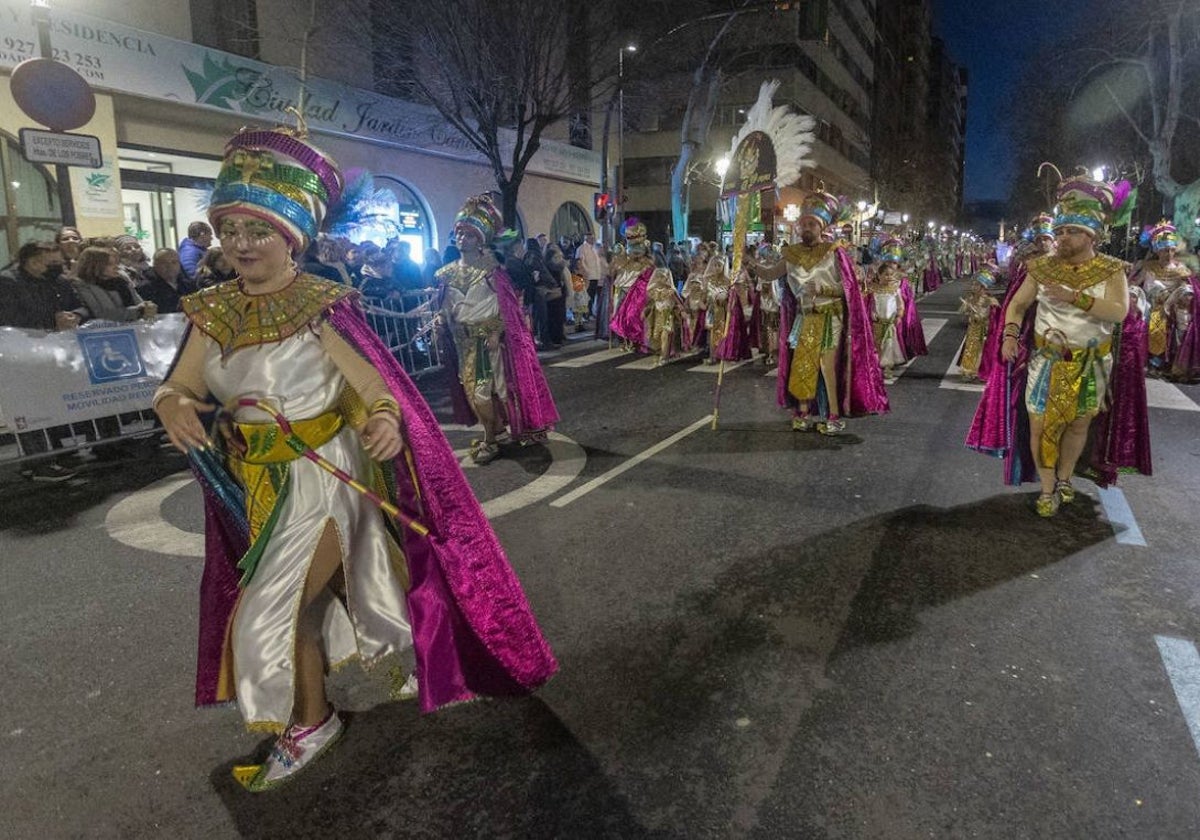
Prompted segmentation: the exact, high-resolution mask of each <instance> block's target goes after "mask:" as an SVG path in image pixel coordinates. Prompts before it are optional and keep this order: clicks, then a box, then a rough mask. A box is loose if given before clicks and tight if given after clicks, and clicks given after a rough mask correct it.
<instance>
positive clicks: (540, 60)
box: [373, 0, 616, 225]
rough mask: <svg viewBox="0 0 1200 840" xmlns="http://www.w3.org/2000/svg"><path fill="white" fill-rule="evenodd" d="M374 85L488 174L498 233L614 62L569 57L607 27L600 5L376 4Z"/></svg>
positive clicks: (476, 0)
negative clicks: (438, 122)
mask: <svg viewBox="0 0 1200 840" xmlns="http://www.w3.org/2000/svg"><path fill="white" fill-rule="evenodd" d="M374 11H375V15H374V20H373V25H374V30H375V38H376V43H377V46H380V45H382V47H383V52H384V54H387V53H389V52H390V60H385V61H377V65H376V75H377V83H378V84H380V85H381V86H383V87H384V88H386V89H390V90H392V91H397V92H400V93H402V94H407V95H409V96H410V97H411V98H413V99H415V100H417V101H419V102H422V103H425V104H427V105H430V106H432V107H433V108H434V109H436V110H437V112H438V113H439V114H441V116H442V118H443V119H445V120H446V122H447V123H449V124H450V126H451V127H453V128H454V130H455V131H457V132H458V133H459V134H460V135H461V136H462V137H463V138H464V139H465V140H466V142H467V143H468V144H469V145H470V146H471V147H472V148H474V149H475V150H476V151H478V152H479V153H480V154H481V155H482V156H483V157H484V158H485V159H486V160H487V162H488V164H489V165H490V166H491V169H492V174H493V176H494V177H495V179H496V186H497V188H498V191H499V192H500V194H501V197H502V209H503V213H504V219H505V222H506V223H507V224H510V225H513V224H515V222H516V218H517V194H518V192H519V190H520V188H521V182H522V181H523V179H524V177H525V173H526V170H527V168H528V166H529V163H530V161H532V159H533V157H534V155H535V154H537V151H538V149H539V148H540V146H541V141H542V137H543V135H544V134H545V132H546V131H547V129H549V128H550V127H551V126H554V125H555V124H557V123H561V122H564V121H565V120H567V119H568V118H569V117H571V116H572V115H573V114H577V113H578V110H579V105H580V91H581V89H583V90H585V91H586V90H592V91H593V92H594V95H600V96H604V95H606V94H607V90H608V88H609V87H610V86H611V84H612V81H613V78H614V76H615V63H616V62H615V58H616V56H613V61H612V62H611V65H613V66H609V65H608V64H606V63H605V62H604V61H592V62H586V68H585V69H587V70H588V71H589V72H590V73H591V79H589V80H586V81H581V80H579V79H578V78H577V75H578V73H579V72H580V64H581V62H580V61H579V60H578V52H577V51H578V50H580V49H585V48H586V45H588V44H592V43H595V42H596V41H597V39H598V38H599V37H600V36H601V35H602V34H603V33H604V31H605V27H606V26H609V25H610V21H611V16H610V15H609V13H608V11H607V6H606V5H605V4H604V3H602V2H601V3H593V4H583V3H564V2H562V0H505V2H497V0H443V2H440V3H425V2H418V0H399V2H388V3H383V2H380V3H376V4H375V9H374Z"/></svg>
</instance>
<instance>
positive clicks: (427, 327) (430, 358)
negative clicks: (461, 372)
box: [363, 290, 442, 376]
mask: <svg viewBox="0 0 1200 840" xmlns="http://www.w3.org/2000/svg"><path fill="white" fill-rule="evenodd" d="M435 295H436V292H435V291H433V290H429V291H422V292H410V293H407V294H405V295H403V296H401V297H388V298H373V297H372V298H363V306H364V308H365V309H366V313H367V323H369V324H370V325H371V329H373V330H374V331H375V334H376V335H378V336H379V338H380V339H381V340H382V341H383V343H384V344H385V345H387V348H388V350H390V351H391V353H392V355H393V356H394V357H395V358H396V361H398V362H399V363H400V364H401V365H402V366H403V367H404V370H405V372H406V373H408V374H409V375H410V376H418V375H420V374H422V373H426V372H428V371H431V370H436V369H438V368H440V367H441V366H442V361H441V357H440V356H439V355H438V347H437V340H436V336H435V335H434V328H433V319H434V316H436V315H437V312H436V311H434V309H433V299H434V297H435Z"/></svg>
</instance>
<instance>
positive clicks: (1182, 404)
mask: <svg viewBox="0 0 1200 840" xmlns="http://www.w3.org/2000/svg"><path fill="white" fill-rule="evenodd" d="M1146 405H1148V406H1149V407H1150V408H1173V409H1176V410H1177V411H1200V405H1196V403H1195V401H1194V400H1193V399H1192V398H1191V397H1189V396H1188V395H1187V394H1185V393H1184V392H1183V391H1181V390H1179V388H1178V387H1177V386H1175V385H1172V384H1171V383H1170V382H1164V381H1163V380H1161V379H1147V380H1146Z"/></svg>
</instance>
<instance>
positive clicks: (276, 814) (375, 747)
mask: <svg viewBox="0 0 1200 840" xmlns="http://www.w3.org/2000/svg"><path fill="white" fill-rule="evenodd" d="M347 720H348V722H349V726H348V728H347V731H346V735H345V737H344V738H343V740H342V742H341V743H340V744H338V745H337V746H335V747H334V748H333V749H332V750H331V751H330V752H329V753H328V754H327V755H325V756H322V758H321V760H320V762H319V763H318V764H316V765H314V766H313V767H312V768H310V769H309V770H307V771H306V772H305V773H304V774H302V775H301V776H299V777H297V778H296V779H295V780H294V781H292V782H290V783H288V784H286V785H284V786H283V787H281V788H278V789H276V790H273V791H269V792H267V793H262V794H252V793H249V792H247V791H245V790H243V789H242V787H241V786H240V785H239V784H238V783H237V782H236V781H234V779H233V777H232V775H231V772H230V771H231V769H232V767H233V765H234V764H238V763H242V762H243V761H244V760H245V759H247V758H252V759H254V760H259V759H261V758H262V757H263V756H265V754H266V751H267V750H268V749H269V746H270V741H266V742H264V743H263V744H260V747H259V752H258V754H256V755H254V756H253V757H243V759H242V760H239V761H229V762H227V763H225V764H223V765H221V766H220V767H217V768H216V769H215V770H213V772H212V774H211V775H210V780H211V782H212V786H213V789H214V790H215V791H216V792H217V794H218V795H219V796H220V798H221V800H222V801H223V802H224V804H225V807H226V808H227V809H228V810H229V814H230V816H231V817H232V818H233V821H234V823H235V825H236V828H237V831H238V833H239V834H240V835H241V836H243V837H260V838H270V839H271V840H277V838H280V837H294V838H305V837H322V838H324V837H328V838H334V837H428V838H450V837H481V838H482V837H514V838H517V837H519V838H558V837H597V838H601V837H612V838H651V837H656V836H662V835H655V834H652V833H651V832H647V831H646V830H644V829H643V828H641V827H640V826H639V825H638V824H637V822H636V821H635V820H634V818H633V816H632V815H631V814H630V811H629V807H628V804H627V803H626V802H625V800H624V799H623V798H622V797H621V796H620V794H619V793H618V792H617V791H616V789H615V788H614V786H613V785H612V784H611V782H610V781H609V780H608V779H607V778H606V777H605V775H604V773H603V772H602V770H601V769H600V767H599V765H598V763H597V762H596V760H595V759H594V758H593V757H592V755H591V754H590V753H589V752H588V750H587V749H586V748H585V747H584V746H583V745H582V744H580V743H579V742H578V741H577V740H576V739H575V738H574V736H572V735H571V733H570V732H569V731H568V730H567V728H566V727H565V726H564V725H563V723H562V722H561V721H560V720H559V719H558V718H557V717H556V716H555V714H554V712H553V711H551V710H550V709H549V707H547V706H546V705H545V703H543V702H542V701H541V700H540V699H538V698H536V697H531V698H524V699H520V700H498V701H483V702H477V703H469V704H464V705H462V706H458V707H454V708H449V709H444V710H442V711H440V712H438V713H437V714H434V715H420V714H419V713H418V711H417V707H416V703H415V702H413V701H409V702H404V703H389V704H386V705H382V706H378V707H376V708H374V709H372V710H370V711H367V712H361V713H358V714H355V715H352V716H351V715H347Z"/></svg>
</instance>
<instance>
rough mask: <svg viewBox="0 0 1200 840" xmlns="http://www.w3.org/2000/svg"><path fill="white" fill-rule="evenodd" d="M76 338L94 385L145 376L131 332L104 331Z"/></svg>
mask: <svg viewBox="0 0 1200 840" xmlns="http://www.w3.org/2000/svg"><path fill="white" fill-rule="evenodd" d="M78 337H79V345H80V347H82V348H83V358H84V359H86V360H87V369H88V378H90V379H91V380H92V384H93V385H102V384H104V383H106V382H116V381H118V380H121V379H137V378H138V377H141V376H145V375H146V365H145V364H144V363H143V362H142V356H141V353H140V352H139V351H138V341H137V335H136V333H134V331H133V330H131V329H125V330H105V331H103V332H99V333H94V334H91V335H89V334H87V333H86V332H85V333H80V334H79V336H78Z"/></svg>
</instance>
